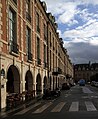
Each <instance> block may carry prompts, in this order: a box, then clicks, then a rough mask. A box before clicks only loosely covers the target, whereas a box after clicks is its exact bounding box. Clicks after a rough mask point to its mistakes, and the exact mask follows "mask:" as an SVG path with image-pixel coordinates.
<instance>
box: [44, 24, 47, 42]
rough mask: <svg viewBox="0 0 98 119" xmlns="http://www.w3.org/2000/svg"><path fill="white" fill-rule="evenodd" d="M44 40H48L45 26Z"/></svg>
mask: <svg viewBox="0 0 98 119" xmlns="http://www.w3.org/2000/svg"><path fill="white" fill-rule="evenodd" d="M44 40H47V27H46V25H45V24H44Z"/></svg>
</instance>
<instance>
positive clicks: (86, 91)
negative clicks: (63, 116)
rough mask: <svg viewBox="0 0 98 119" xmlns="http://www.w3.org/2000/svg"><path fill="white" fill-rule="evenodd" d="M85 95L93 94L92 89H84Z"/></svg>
mask: <svg viewBox="0 0 98 119" xmlns="http://www.w3.org/2000/svg"><path fill="white" fill-rule="evenodd" d="M82 90H83V93H89V94H91V93H93V92H92V91H91V90H90V89H88V88H87V87H82Z"/></svg>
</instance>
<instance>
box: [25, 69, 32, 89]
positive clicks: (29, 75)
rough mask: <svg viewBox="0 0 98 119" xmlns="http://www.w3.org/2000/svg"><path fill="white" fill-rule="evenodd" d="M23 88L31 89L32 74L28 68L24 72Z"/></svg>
mask: <svg viewBox="0 0 98 119" xmlns="http://www.w3.org/2000/svg"><path fill="white" fill-rule="evenodd" d="M25 81H26V83H25V90H27V91H32V90H33V76H32V73H31V71H30V70H28V71H27V72H26V75H25Z"/></svg>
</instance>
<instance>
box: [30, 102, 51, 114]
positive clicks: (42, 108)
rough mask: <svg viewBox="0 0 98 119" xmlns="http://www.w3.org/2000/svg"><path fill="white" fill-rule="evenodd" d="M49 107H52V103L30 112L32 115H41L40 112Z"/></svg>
mask: <svg viewBox="0 0 98 119" xmlns="http://www.w3.org/2000/svg"><path fill="white" fill-rule="evenodd" d="M50 105H52V102H49V103H47V104H45V105H43V106H42V107H40V108H38V109H37V110H35V111H34V112H32V113H41V112H43V111H44V110H45V109H47V108H48V107H49V106H50Z"/></svg>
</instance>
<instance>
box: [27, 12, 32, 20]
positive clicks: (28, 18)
mask: <svg viewBox="0 0 98 119" xmlns="http://www.w3.org/2000/svg"><path fill="white" fill-rule="evenodd" d="M26 19H27V20H29V22H31V16H30V14H29V13H28V12H26Z"/></svg>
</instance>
